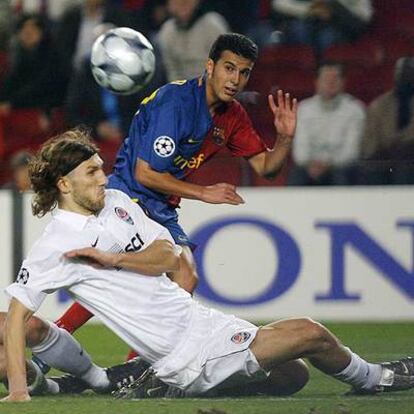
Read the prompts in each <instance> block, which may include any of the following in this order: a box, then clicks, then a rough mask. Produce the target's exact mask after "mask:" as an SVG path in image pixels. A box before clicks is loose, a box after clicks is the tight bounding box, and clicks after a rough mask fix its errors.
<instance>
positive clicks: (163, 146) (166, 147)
mask: <svg viewBox="0 0 414 414" xmlns="http://www.w3.org/2000/svg"><path fill="white" fill-rule="evenodd" d="M174 150H175V142H174V141H173V139H172V138H170V137H168V136H167V135H161V136H160V137H158V138H157V139H156V140H155V141H154V151H155V153H156V154H157V155H158V156H159V157H162V158H167V157H169V156H170V155H172V154H173V153H174Z"/></svg>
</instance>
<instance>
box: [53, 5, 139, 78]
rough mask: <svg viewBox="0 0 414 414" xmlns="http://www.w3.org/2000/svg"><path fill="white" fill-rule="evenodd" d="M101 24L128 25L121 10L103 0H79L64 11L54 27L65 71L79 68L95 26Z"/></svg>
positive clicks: (127, 20) (87, 52)
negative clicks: (80, 0) (77, 3)
mask: <svg viewBox="0 0 414 414" xmlns="http://www.w3.org/2000/svg"><path fill="white" fill-rule="evenodd" d="M102 23H112V24H114V25H115V26H119V27H122V26H129V27H131V26H132V24H131V20H130V19H129V16H128V15H127V14H126V12H124V11H123V10H121V9H119V8H116V7H113V6H110V5H108V4H107V3H106V2H105V0H83V1H82V3H81V4H79V5H76V6H74V7H73V8H71V9H69V10H67V11H66V12H65V14H64V15H63V17H62V20H61V22H60V24H59V27H58V29H57V39H58V44H59V49H60V51H61V53H62V59H63V62H64V65H65V73H66V74H67V76H69V77H70V76H71V74H72V70H73V69H75V70H77V69H79V68H80V67H81V66H82V62H83V61H84V59H85V58H87V57H89V55H90V51H91V48H92V45H93V42H94V40H95V38H96V36H95V28H96V27H97V26H98V25H100V24H102Z"/></svg>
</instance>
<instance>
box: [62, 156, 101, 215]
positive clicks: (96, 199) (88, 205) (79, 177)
mask: <svg viewBox="0 0 414 414" xmlns="http://www.w3.org/2000/svg"><path fill="white" fill-rule="evenodd" d="M102 167H103V161H102V159H101V157H100V156H99V155H98V154H95V155H93V156H92V157H91V158H89V159H88V160H86V161H84V162H82V163H81V164H79V165H78V166H77V167H76V168H75V169H74V170H73V171H71V172H70V173H69V174H68V175H67V176H66V177H67V179H68V181H69V190H70V193H69V194H70V197H71V201H72V204H73V205H74V206H76V208H77V209H79V211H83V212H84V213H86V214H95V213H97V212H98V211H100V210H102V209H103V208H104V206H105V186H106V182H107V179H106V176H105V173H104V172H103V169H102Z"/></svg>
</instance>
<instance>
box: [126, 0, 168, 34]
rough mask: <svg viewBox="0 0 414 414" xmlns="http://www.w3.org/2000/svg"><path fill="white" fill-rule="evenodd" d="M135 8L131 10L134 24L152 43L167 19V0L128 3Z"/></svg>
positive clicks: (144, 0)
mask: <svg viewBox="0 0 414 414" xmlns="http://www.w3.org/2000/svg"><path fill="white" fill-rule="evenodd" d="M130 3H132V4H134V5H136V7H135V8H134V9H132V10H131V12H132V15H133V19H134V24H135V27H137V29H138V30H139V31H140V32H141V33H143V34H144V35H145V36H146V37H148V39H149V40H150V41H151V42H154V38H155V36H156V35H157V34H158V31H159V30H160V27H161V26H162V25H163V23H164V22H165V21H166V20H167V19H168V17H169V15H168V9H167V0H142V1H141V3H142V4H141V5H140V7H138V4H139V3H140V2H139V1H138V2H136V1H132V2H130Z"/></svg>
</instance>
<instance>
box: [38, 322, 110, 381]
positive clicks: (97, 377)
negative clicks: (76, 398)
mask: <svg viewBox="0 0 414 414" xmlns="http://www.w3.org/2000/svg"><path fill="white" fill-rule="evenodd" d="M32 352H33V353H34V354H35V355H36V356H37V357H38V358H40V359H41V360H42V361H43V362H45V363H46V364H48V365H50V366H51V367H53V368H57V369H59V370H61V371H64V372H68V373H70V374H72V375H75V376H77V377H79V378H82V379H83V380H84V381H86V382H87V383H88V384H89V385H91V386H92V387H94V388H95V387H96V388H104V387H106V386H108V385H109V380H108V377H107V375H106V372H105V370H104V369H103V368H101V367H98V366H97V365H95V364H94V363H93V362H92V360H91V357H90V356H89V354H88V353H87V352H86V351H84V350H83V348H82V347H81V345H80V344H79V342H77V341H76V340H75V338H73V336H71V335H70V334H69V333H68V332H67V331H66V330H64V329H62V328H59V327H57V326H56V325H54V324H51V325H50V329H49V332H48V334H47V336H46V338H45V339H44V340H43V341H42V342H41V343H40V344H39V345H36V346H34V347H33V348H32Z"/></svg>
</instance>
